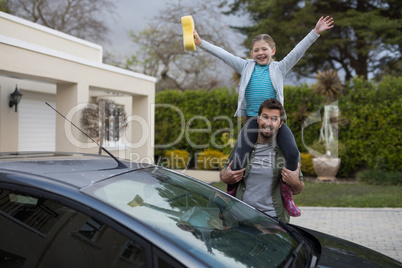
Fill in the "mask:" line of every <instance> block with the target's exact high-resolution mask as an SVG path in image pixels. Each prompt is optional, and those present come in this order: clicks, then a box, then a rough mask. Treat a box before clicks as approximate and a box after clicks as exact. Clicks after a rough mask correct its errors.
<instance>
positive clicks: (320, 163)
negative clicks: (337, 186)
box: [312, 70, 343, 181]
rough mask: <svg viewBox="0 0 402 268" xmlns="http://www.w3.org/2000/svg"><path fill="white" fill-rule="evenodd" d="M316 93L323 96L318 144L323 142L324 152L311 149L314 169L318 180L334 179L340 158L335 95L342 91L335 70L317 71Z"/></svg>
mask: <svg viewBox="0 0 402 268" xmlns="http://www.w3.org/2000/svg"><path fill="white" fill-rule="evenodd" d="M314 89H315V91H316V93H317V94H320V95H323V96H325V99H326V101H325V106H324V114H323V116H322V118H321V120H322V125H321V129H320V137H319V140H318V143H319V144H323V145H324V148H325V153H318V152H317V151H313V153H312V155H314V156H315V158H314V159H313V166H314V170H315V172H316V174H317V179H318V180H320V181H335V178H336V177H335V176H336V174H337V172H338V170H339V167H340V164H341V159H340V158H339V157H338V137H337V134H338V125H337V118H338V117H339V115H340V111H339V107H338V103H337V101H335V100H336V98H337V96H338V95H339V94H340V93H341V92H342V90H343V85H342V83H341V81H340V79H339V77H338V73H337V72H336V71H335V70H327V71H325V72H320V71H319V72H318V74H317V84H315V85H314Z"/></svg>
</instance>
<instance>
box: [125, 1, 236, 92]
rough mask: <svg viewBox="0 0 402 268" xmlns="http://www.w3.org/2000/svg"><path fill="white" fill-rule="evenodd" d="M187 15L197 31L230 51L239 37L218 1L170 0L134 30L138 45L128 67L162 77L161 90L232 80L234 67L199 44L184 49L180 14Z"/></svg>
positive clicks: (158, 89) (132, 33) (133, 35)
mask: <svg viewBox="0 0 402 268" xmlns="http://www.w3.org/2000/svg"><path fill="white" fill-rule="evenodd" d="M186 15H191V16H192V17H193V19H194V22H195V27H196V30H197V32H198V33H199V34H200V36H201V37H202V38H203V39H205V40H208V41H211V42H212V43H214V44H216V45H218V46H220V47H223V48H225V49H227V50H229V51H233V49H234V46H233V44H235V43H236V42H237V40H239V38H237V39H235V40H233V39H232V37H233V35H234V33H233V30H231V29H230V28H229V26H228V25H227V24H225V19H224V16H223V15H222V14H221V12H220V8H219V7H218V6H217V3H216V2H215V1H213V0H205V1H202V2H200V1H196V0H191V1H185V3H184V1H176V2H175V3H169V5H166V7H164V8H163V9H161V10H160V12H159V15H158V16H157V17H156V18H154V20H153V21H152V22H151V23H150V24H149V25H148V27H146V28H145V29H144V30H143V31H141V32H139V33H136V32H131V38H132V40H133V44H134V46H137V48H138V49H137V52H136V53H135V54H134V55H133V56H132V57H131V58H130V59H128V60H127V64H126V68H129V69H132V70H134V71H138V72H143V73H145V74H147V75H151V76H154V77H157V78H159V81H158V82H157V91H160V90H164V89H180V90H184V89H199V88H204V89H212V88H216V87H219V86H221V85H222V84H223V83H228V81H230V76H231V73H230V71H231V69H230V68H228V67H227V66H223V63H221V62H220V61H219V60H217V59H215V58H214V57H212V56H210V55H208V54H206V53H205V52H203V51H202V50H201V49H199V48H197V50H196V51H195V52H185V51H184V47H183V37H182V27H181V20H180V18H181V17H182V16H186ZM237 37H238V36H237ZM228 71H229V72H228Z"/></svg>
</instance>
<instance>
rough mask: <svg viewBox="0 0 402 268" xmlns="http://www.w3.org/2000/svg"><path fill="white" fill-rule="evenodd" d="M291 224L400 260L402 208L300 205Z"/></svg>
mask: <svg viewBox="0 0 402 268" xmlns="http://www.w3.org/2000/svg"><path fill="white" fill-rule="evenodd" d="M300 209H301V211H302V215H301V216H300V217H291V218H290V223H292V224H295V225H300V226H303V227H306V228H309V229H314V230H317V231H320V232H323V233H327V234H330V235H334V236H337V237H340V238H343V239H346V240H349V241H352V242H355V243H357V244H360V245H363V246H365V247H368V248H370V249H373V250H375V251H378V252H381V253H383V254H385V255H387V256H389V257H391V258H394V259H396V260H398V261H401V262H402V208H327V207H300Z"/></svg>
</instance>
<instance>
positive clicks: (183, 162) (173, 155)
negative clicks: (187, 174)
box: [165, 150, 190, 168]
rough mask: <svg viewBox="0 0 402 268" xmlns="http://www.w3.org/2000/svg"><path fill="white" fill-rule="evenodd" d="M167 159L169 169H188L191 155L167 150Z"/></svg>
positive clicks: (182, 151)
mask: <svg viewBox="0 0 402 268" xmlns="http://www.w3.org/2000/svg"><path fill="white" fill-rule="evenodd" d="M165 157H166V160H167V166H168V167H169V168H187V167H188V163H189V160H190V157H189V153H188V152H187V151H184V150H167V151H165Z"/></svg>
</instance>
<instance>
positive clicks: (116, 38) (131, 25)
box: [103, 0, 241, 58]
mask: <svg viewBox="0 0 402 268" xmlns="http://www.w3.org/2000/svg"><path fill="white" fill-rule="evenodd" d="M184 1H185V0H184ZM200 1H202V0H200ZM168 3H169V0H146V1H144V0H116V1H115V5H116V9H115V13H116V14H115V16H114V18H112V17H107V18H105V19H106V22H107V25H108V27H109V29H110V33H109V35H108V38H109V41H110V44H106V45H103V46H104V50H107V51H108V52H110V53H112V54H114V55H116V56H118V57H119V56H124V58H127V57H129V56H131V55H132V54H133V53H132V51H133V44H132V42H131V40H130V37H129V32H130V30H133V31H141V30H142V29H144V28H145V27H146V26H147V24H148V23H150V22H151V21H152V19H153V18H154V17H156V16H157V15H158V14H159V10H161V9H163V7H164V6H165V5H167V4H168ZM222 18H223V19H225V20H227V22H228V24H229V25H235V24H238V22H239V21H241V20H239V18H238V17H228V16H222ZM178 23H180V18H178Z"/></svg>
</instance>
